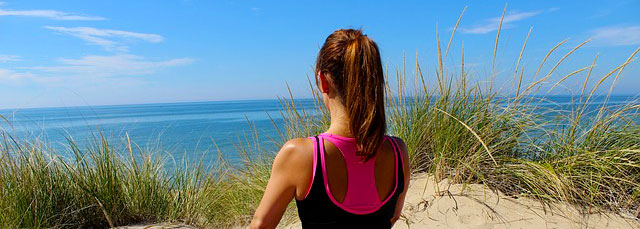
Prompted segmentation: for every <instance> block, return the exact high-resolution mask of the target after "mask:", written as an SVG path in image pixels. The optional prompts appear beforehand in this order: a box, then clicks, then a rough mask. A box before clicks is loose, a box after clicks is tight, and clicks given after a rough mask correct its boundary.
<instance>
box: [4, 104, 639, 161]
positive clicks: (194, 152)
mask: <svg viewBox="0 0 640 229" xmlns="http://www.w3.org/2000/svg"><path fill="white" fill-rule="evenodd" d="M546 99H547V101H545V102H540V103H538V104H536V105H538V106H557V107H564V108H567V109H570V107H571V106H572V105H575V104H574V103H573V102H572V101H573V100H574V99H575V98H573V99H572V98H571V97H569V96H555V97H547V98H546ZM631 99H633V98H632V97H630V96H613V97H611V99H610V100H609V102H608V104H610V105H612V106H615V105H620V104H624V103H626V102H628V101H629V100H631ZM602 101H603V97H596V98H594V99H593V104H592V105H591V106H593V107H599V105H600V104H601V103H602ZM296 104H297V105H300V106H302V107H305V108H307V109H311V108H313V106H314V105H313V100H311V99H301V100H296ZM280 108H281V105H280V102H279V101H278V100H252V101H222V102H189V103H161V104H140V105H115V106H83V107H61V108H30V109H12V110H6V109H5V110H0V115H2V116H4V117H5V118H7V119H8V120H9V123H10V125H9V124H8V123H6V122H4V121H3V122H2V124H0V128H3V129H4V130H7V131H9V132H10V133H12V135H13V136H16V137H18V138H20V139H27V140H28V139H39V140H42V141H44V142H47V143H48V145H49V146H50V147H51V148H54V149H57V150H56V152H58V153H60V152H62V154H64V153H65V152H68V151H65V150H66V149H68V144H67V138H68V137H72V138H73V139H74V140H75V141H77V142H78V143H79V144H80V145H81V146H86V145H88V144H91V143H92V142H93V143H95V140H96V139H97V138H98V136H99V134H100V133H101V134H102V135H104V136H105V137H106V138H107V139H109V140H110V142H111V143H112V144H114V145H116V146H118V145H120V146H122V145H123V144H124V143H125V142H126V140H125V139H126V135H127V134H128V136H130V138H131V141H132V142H134V143H136V144H137V145H138V147H140V148H143V149H147V150H149V151H152V152H159V153H166V154H169V155H170V156H172V157H173V158H177V159H181V158H187V159H189V161H191V162H193V161H197V160H200V159H202V160H203V161H205V162H206V161H211V160H215V158H216V157H217V156H218V148H219V149H220V152H222V153H223V154H225V156H227V158H229V159H231V160H232V161H234V160H235V161H237V160H239V157H238V155H237V153H236V152H237V148H236V147H238V146H239V145H242V143H243V142H246V138H245V136H246V135H251V133H250V131H251V129H250V124H249V123H251V125H253V126H254V127H255V129H256V131H257V132H258V135H259V136H260V139H259V141H260V142H261V147H262V148H263V149H267V150H277V147H278V146H276V145H275V144H273V142H272V141H271V140H270V139H279V138H280V136H279V135H278V131H277V129H276V128H277V127H281V126H282V123H283V121H282V117H281V114H280V111H279V110H280ZM214 141H215V143H216V144H217V147H216V144H214ZM67 156H68V155H67Z"/></svg>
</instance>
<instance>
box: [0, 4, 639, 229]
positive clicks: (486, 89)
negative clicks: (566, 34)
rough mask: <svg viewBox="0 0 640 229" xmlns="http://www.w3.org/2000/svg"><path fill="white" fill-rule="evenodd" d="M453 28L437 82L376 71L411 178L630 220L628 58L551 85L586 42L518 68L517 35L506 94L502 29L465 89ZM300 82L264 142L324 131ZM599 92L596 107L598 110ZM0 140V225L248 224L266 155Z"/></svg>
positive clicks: (632, 118)
mask: <svg viewBox="0 0 640 229" xmlns="http://www.w3.org/2000/svg"><path fill="white" fill-rule="evenodd" d="M461 18H462V15H461ZM458 23H459V21H458ZM458 23H457V24H458ZM455 31H456V29H454V30H453V32H452V34H451V36H450V38H449V42H448V43H447V45H446V46H444V45H441V42H440V39H439V38H438V39H437V50H438V54H437V55H436V63H437V64H436V65H435V66H434V69H429V72H432V73H435V78H436V79H435V80H430V79H426V78H427V76H426V74H423V72H426V71H425V70H423V68H422V67H421V66H420V61H419V60H418V57H417V56H416V62H415V71H413V70H408V69H407V68H406V61H405V62H404V64H403V66H401V67H398V69H397V70H396V71H395V72H396V73H395V74H394V75H392V74H386V76H387V78H388V81H389V82H395V83H394V84H391V83H388V84H387V98H388V100H387V117H388V122H389V132H390V134H393V135H396V136H398V137H401V138H402V139H403V140H404V141H405V143H406V144H407V146H408V149H409V154H410V157H411V166H412V171H414V172H415V173H429V174H432V175H433V177H434V178H435V179H436V180H443V179H448V180H449V181H450V182H452V183H460V184H475V183H480V184H484V185H487V186H488V187H489V188H491V189H493V190H495V191H500V192H503V193H505V194H507V195H510V196H514V197H519V196H526V197H531V198H535V199H537V200H539V201H541V202H542V203H546V204H550V203H553V202H556V201H562V202H568V203H571V204H574V205H576V206H578V207H580V208H581V209H582V210H584V212H585V213H590V212H605V211H606V212H613V213H631V214H634V215H639V214H640V212H639V211H640V126H638V124H637V123H636V121H637V120H640V119H639V118H640V113H639V112H640V103H639V102H638V101H637V100H636V101H629V102H628V103H625V104H621V105H610V104H607V100H608V99H609V96H610V95H611V92H612V88H613V87H614V86H615V84H616V82H617V81H618V79H619V77H622V75H623V71H624V69H625V68H626V67H627V66H628V65H630V64H633V63H634V61H635V60H636V54H637V53H638V50H636V51H635V52H633V53H630V57H629V58H628V59H627V60H626V61H625V62H623V63H622V64H621V65H620V66H616V67H614V68H612V69H611V71H609V72H608V73H607V74H605V75H602V76H600V77H597V76H595V75H592V70H593V68H594V67H595V66H596V60H594V62H593V63H592V64H591V65H589V66H588V67H586V68H581V69H577V70H575V71H572V72H570V73H568V74H566V75H564V76H563V77H560V78H558V77H551V76H553V75H554V74H556V75H557V73H554V72H555V71H556V69H557V67H558V66H560V65H561V64H562V63H563V61H565V60H566V59H567V58H570V56H571V55H572V54H573V53H574V52H575V51H576V50H579V49H580V48H581V47H582V46H583V45H584V44H586V42H584V43H581V44H579V45H577V46H576V47H574V48H573V49H571V50H570V51H568V52H567V53H564V55H562V54H561V58H559V60H558V61H557V62H555V63H547V60H549V57H550V56H554V55H558V54H557V52H558V49H557V48H558V47H560V46H562V45H564V44H565V42H564V41H563V42H560V43H559V44H558V45H556V46H555V47H552V49H551V51H549V53H548V54H547V55H546V56H545V57H544V59H543V60H542V62H541V63H539V66H540V67H539V68H538V69H536V70H535V71H530V72H526V71H524V68H523V67H522V66H524V63H522V62H521V60H522V56H523V53H524V52H525V50H526V42H527V41H528V36H527V40H525V41H524V44H523V47H522V50H521V52H520V55H519V57H518V59H517V61H516V63H517V64H516V66H515V68H514V69H516V71H515V72H514V74H513V81H512V84H513V85H514V88H513V91H514V93H513V94H512V95H504V94H500V93H498V92H497V90H496V89H495V88H494V86H493V84H494V77H495V69H494V68H495V59H496V57H495V55H496V51H497V49H498V46H499V44H500V43H499V41H500V39H499V38H500V32H499V33H498V35H497V36H496V43H495V49H494V58H493V61H494V63H492V67H491V68H492V70H491V73H490V74H489V75H487V76H484V77H485V78H488V79H489V80H488V81H485V82H480V81H474V78H476V79H477V78H478V77H479V76H475V75H473V74H470V73H469V72H470V71H469V70H468V69H465V66H464V51H463V53H462V55H461V57H462V60H461V63H462V64H461V65H460V66H459V69H455V70H454V69H451V68H450V67H447V66H450V65H448V64H447V63H445V60H447V57H448V55H449V50H450V46H451V44H452V41H453V40H454V39H453V37H454V36H455ZM462 50H464V48H463V49H462ZM405 59H406V58H405ZM596 59H597V58H596ZM536 66H538V64H536ZM543 66H546V68H543ZM549 67H550V68H549ZM542 69H545V70H547V69H549V70H548V71H546V72H545V71H543V70H542ZM387 70H390V69H389V68H387ZM411 72H413V73H411ZM578 74H587V77H586V78H585V82H584V88H581V92H580V93H579V94H578V95H574V96H573V97H572V98H575V100H574V101H572V102H571V103H570V106H569V107H566V106H565V107H560V106H551V107H543V106H539V105H538V104H540V102H543V101H546V100H547V99H548V98H547V96H545V95H546V94H545V93H544V91H545V90H547V89H548V87H542V85H554V86H553V87H551V88H550V89H548V90H549V91H551V90H552V89H553V88H554V87H556V86H557V85H561V83H562V82H563V81H565V80H567V79H568V78H570V77H572V76H575V75H578ZM393 78H395V79H393ZM411 79H413V81H412V80H411ZM551 79H555V81H551ZM589 79H592V81H593V79H595V81H593V82H596V83H595V84H593V83H589ZM607 80H609V81H613V82H612V83H611V85H608V86H610V89H609V90H606V91H607V92H608V93H606V94H604V95H600V94H598V92H599V91H601V90H602V89H601V87H603V86H604V82H605V81H607ZM431 81H434V83H433V84H429V83H427V82H431ZM391 85H394V86H391ZM589 85H592V86H589ZM309 86H310V87H311V88H312V90H311V91H312V95H311V96H312V97H313V98H314V99H315V100H316V106H315V108H314V109H312V110H305V109H304V108H303V107H302V106H300V105H299V104H297V103H296V99H294V98H293V93H291V91H289V96H288V97H284V98H281V99H280V101H281V105H282V109H281V117H274V119H275V118H282V119H283V120H284V124H283V125H277V124H276V122H275V121H274V128H277V129H278V133H279V136H278V137H277V138H275V139H271V141H272V142H273V144H274V145H276V146H280V145H282V144H283V143H284V142H285V141H286V140H288V139H291V138H299V137H307V136H313V135H315V134H318V133H320V132H322V131H323V130H325V129H326V128H327V127H328V124H329V118H328V113H327V112H326V110H325V109H323V107H322V106H323V105H322V102H321V96H320V94H318V92H317V90H315V86H314V83H313V82H312V80H311V79H309ZM543 89H544V90H543ZM541 90H542V92H541ZM549 91H548V92H549ZM548 92H547V94H548ZM603 97H604V102H601V103H594V100H595V98H603ZM594 107H595V108H594ZM0 136H1V141H0V211H2V214H0V226H2V227H5V228H16V227H19V228H23V227H30V228H31V227H33V228H40V227H107V226H108V227H114V226H122V225H130V224H137V223H152V222H166V221H171V222H183V223H186V224H190V225H195V226H202V227H223V226H232V225H247V224H248V222H249V221H250V220H251V216H252V213H253V210H254V209H255V207H256V206H257V204H258V203H259V201H260V198H261V196H262V192H263V190H264V187H265V186H266V183H267V181H268V178H269V172H270V166H271V161H272V159H273V156H274V155H275V152H273V151H272V150H268V147H264V146H261V145H260V141H259V140H258V139H260V138H262V137H263V136H261V135H260V132H259V131H258V130H256V129H255V128H251V129H248V130H246V134H245V136H241V137H239V138H238V139H237V140H236V141H235V144H236V152H233V153H235V155H237V156H239V157H241V158H242V159H243V160H242V162H240V163H230V162H228V161H227V160H226V158H225V157H224V156H222V155H229V152H218V153H219V157H218V160H217V161H216V163H211V164H204V163H202V162H199V163H195V164H189V163H183V164H180V163H175V162H174V165H173V166H169V167H167V166H166V165H167V164H168V163H171V162H172V161H176V160H173V159H172V158H167V157H165V156H162V154H159V153H157V152H153V151H149V150H145V149H143V148H140V147H137V145H136V144H135V143H133V142H131V141H129V140H128V137H127V138H125V139H124V140H123V141H121V142H111V141H108V140H107V138H106V137H104V136H101V135H98V136H96V137H94V139H92V142H93V144H92V145H90V146H86V147H80V146H79V144H77V142H76V141H75V140H73V139H72V138H71V137H70V138H69V139H68V142H67V144H66V146H67V151H66V152H58V151H56V150H55V149H53V148H52V147H49V146H48V145H47V144H48V143H47V142H41V141H38V140H33V139H17V138H16V137H14V136H13V135H12V134H11V132H10V131H5V130H3V131H2V132H1V135H0ZM114 144H116V145H114ZM60 155H72V156H71V157H69V158H65V157H61V156H60ZM441 191H442V192H441V193H443V195H445V193H446V192H448V190H441ZM463 191H464V190H463ZM293 207H294V205H293V203H292V204H291V205H290V209H291V210H293ZM294 218H295V212H294V211H287V213H286V216H285V221H286V222H289V221H291V220H293V219H294Z"/></svg>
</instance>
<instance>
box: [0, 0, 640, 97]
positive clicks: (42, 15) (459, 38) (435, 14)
mask: <svg viewBox="0 0 640 229" xmlns="http://www.w3.org/2000/svg"><path fill="white" fill-rule="evenodd" d="M465 7H466V10H465V11H464V15H463V17H462V20H461V22H460V24H459V26H458V28H457V32H456V34H455V37H454V39H453V40H452V43H451V48H450V54H449V55H447V57H446V58H445V65H446V67H447V68H448V69H450V71H449V73H450V74H454V75H455V74H456V73H457V71H458V69H459V68H460V67H461V66H460V65H461V57H462V47H463V45H464V57H465V68H466V69H465V72H468V73H469V76H468V77H470V78H473V80H475V81H476V82H481V83H482V82H486V81H487V78H488V77H489V76H490V75H491V72H493V73H494V74H495V78H496V81H495V84H496V88H497V91H498V92H499V93H502V94H512V93H513V89H512V87H511V85H513V80H512V79H513V75H514V70H515V66H516V64H517V60H518V57H519V54H520V52H521V50H522V46H523V43H524V41H525V39H526V38H527V34H528V32H529V30H530V29H531V31H532V32H531V35H530V36H529V39H528V43H527V46H526V49H525V52H524V55H523V58H522V64H521V65H520V66H521V67H524V69H525V74H524V78H525V80H524V81H525V83H527V82H533V81H534V80H535V78H534V74H535V70H536V69H537V68H538V66H539V65H540V63H541V61H542V60H543V58H544V57H545V55H546V54H547V52H548V51H549V50H550V49H552V48H553V47H554V46H555V45H556V44H558V43H559V42H561V41H563V40H565V39H567V41H566V42H565V43H564V44H563V45H561V46H560V47H559V48H557V49H556V51H555V52H554V53H553V54H552V55H551V56H550V57H549V58H548V63H547V64H546V65H545V66H543V68H542V71H541V72H542V73H541V75H540V76H537V78H541V77H542V76H544V74H546V72H548V70H549V69H550V68H552V67H553V65H554V64H555V63H556V62H557V61H559V60H561V59H562V57H563V56H564V55H565V54H567V53H569V52H571V50H572V49H573V48H574V47H576V46H577V45H579V44H580V43H582V42H584V41H586V40H589V39H591V40H590V41H589V42H588V43H587V44H585V45H584V46H583V47H581V48H580V49H578V50H577V51H575V52H573V53H572V54H571V56H570V57H569V58H566V60H563V62H562V64H561V65H559V66H558V67H557V69H556V71H555V73H553V74H552V75H551V76H550V80H552V82H554V81H553V80H556V81H557V80H560V79H561V78H563V76H565V75H567V74H569V73H571V72H573V71H575V70H578V69H581V68H584V67H588V66H590V65H591V64H592V63H593V60H594V58H595V57H596V56H597V57H598V60H597V62H596V65H595V66H596V67H595V68H594V70H593V75H594V76H592V77H594V78H593V79H591V80H590V82H589V84H590V85H591V84H595V83H596V81H597V80H594V79H599V78H600V77H601V76H603V75H605V74H606V73H608V72H610V71H611V70H613V69H614V68H615V67H616V66H618V65H620V64H622V63H624V62H625V61H626V60H627V58H629V56H630V55H631V54H632V53H633V52H634V50H636V49H637V48H638V47H640V14H639V13H638V12H640V0H635V1H510V2H506V1H277V2H275V1H231V0H226V1H225V0H222V1H204V0H166V1H152V0H140V1H120V0H113V1H86V0H77V1H76V0H70V1H31V0H20V1H9V0H7V1H1V0H0V109H3V108H28V107H60V106H87V105H89V106H95V105H111V104H140V103H163V102H188V101H218V100H245V99H274V98H277V97H278V96H287V95H288V91H287V84H288V85H289V86H290V87H291V89H292V93H293V94H294V96H296V97H301V98H302V97H310V89H309V84H308V80H307V79H308V78H307V77H313V71H312V68H313V65H314V61H315V58H316V55H317V52H318V50H319V48H320V46H321V45H322V43H323V41H324V39H325V38H326V37H327V36H328V35H329V34H330V33H331V32H333V31H334V30H336V29H341V28H356V29H362V30H363V31H364V33H365V34H367V35H368V36H369V37H370V38H372V39H374V40H375V41H376V42H377V43H378V45H379V47H380V49H381V53H382V60H383V62H384V63H385V66H387V67H388V69H389V71H390V72H395V70H396V69H397V68H402V66H403V65H402V64H403V59H404V58H406V61H407V66H408V67H407V74H408V75H413V74H415V70H414V69H415V65H414V64H415V62H416V60H415V58H416V55H418V56H419V62H420V65H421V67H422V68H423V71H424V72H425V75H426V81H427V82H428V83H430V84H431V83H434V82H435V78H436V77H435V69H436V68H435V66H436V63H437V58H436V57H437V43H436V37H437V35H439V36H440V39H441V45H442V46H444V47H442V48H443V49H445V48H446V44H447V43H448V41H449V38H450V36H451V32H452V31H453V29H454V27H455V25H456V22H457V20H458V18H459V16H460V14H461V13H462V12H463V9H465ZM505 7H506V12H505V16H504V20H503V25H502V30H501V34H500V38H499V43H498V44H499V45H498V49H497V50H496V54H497V56H496V61H495V64H494V62H493V52H494V48H495V47H494V46H495V40H496V34H497V32H498V27H499V21H500V17H501V15H502V13H503V10H504V9H505ZM443 52H444V51H443ZM639 65H640V64H639V63H638V61H637V56H636V58H635V59H633V62H632V63H631V64H629V65H628V66H627V67H626V68H625V70H624V72H623V74H622V75H621V78H620V79H619V80H618V81H617V84H616V87H615V89H614V90H613V94H626V95H638V94H640V66H639ZM492 69H493V70H492ZM586 72H587V71H581V72H579V73H578V74H575V75H574V76H572V77H571V78H570V79H568V80H566V81H564V82H563V83H562V84H561V85H560V86H558V87H556V88H555V89H554V90H553V91H550V92H549V93H550V94H576V93H578V92H579V91H580V90H581V87H582V84H583V82H584V80H585V77H586ZM613 78H614V77H610V78H609V80H607V81H605V84H606V83H611V82H612V80H613ZM550 85H551V84H548V85H543V87H549V86H550ZM606 88H607V90H604V91H599V93H600V92H602V93H606V91H608V86H607V87H606ZM545 92H546V91H545Z"/></svg>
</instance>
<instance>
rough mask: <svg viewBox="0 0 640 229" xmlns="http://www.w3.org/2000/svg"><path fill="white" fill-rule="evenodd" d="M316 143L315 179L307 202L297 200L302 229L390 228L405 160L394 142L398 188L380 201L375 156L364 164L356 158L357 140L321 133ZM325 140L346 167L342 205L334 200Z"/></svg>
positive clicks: (305, 199) (310, 187)
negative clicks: (346, 174)
mask: <svg viewBox="0 0 640 229" xmlns="http://www.w3.org/2000/svg"><path fill="white" fill-rule="evenodd" d="M310 139H312V140H313V142H314V147H315V149H314V156H313V176H312V178H311V186H309V190H308V191H307V194H306V196H305V198H304V199H302V200H298V199H296V205H297V206H298V216H299V217H300V221H301V222H302V227H303V228H343V227H349V228H390V227H391V218H392V217H393V214H394V212H395V208H396V203H397V202H398V197H399V196H400V194H401V193H402V192H403V189H404V166H403V165H404V161H403V158H402V154H401V153H400V148H399V147H398V144H397V143H396V141H395V139H394V138H392V137H389V136H385V137H384V139H385V141H389V142H391V145H392V146H393V151H394V154H395V170H394V173H395V186H394V188H393V191H392V192H391V194H390V195H389V196H388V197H386V198H385V199H384V200H380V197H379V195H378V191H377V188H376V183H375V171H374V170H375V169H374V166H375V161H376V160H375V157H374V158H372V159H370V160H368V161H367V162H364V163H363V162H361V160H360V158H359V156H357V155H356V142H355V139H354V138H348V137H343V136H339V135H333V134H329V133H322V134H320V135H318V136H314V137H310ZM324 140H327V141H329V142H331V143H333V144H334V145H335V146H336V147H337V148H338V149H339V150H340V152H341V153H342V156H343V157H344V160H345V163H346V165H347V173H348V176H347V180H348V185H347V192H346V195H345V198H344V201H342V203H340V202H338V201H337V200H335V199H334V197H333V194H331V190H330V189H329V182H328V180H327V170H326V167H325V159H324V158H325V156H324V153H325V150H324V144H323V143H324Z"/></svg>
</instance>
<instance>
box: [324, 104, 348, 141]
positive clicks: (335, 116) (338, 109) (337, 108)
mask: <svg viewBox="0 0 640 229" xmlns="http://www.w3.org/2000/svg"><path fill="white" fill-rule="evenodd" d="M329 113H330V115H331V124H330V125H329V129H328V130H327V131H325V132H326V133H330V134H335V135H340V136H344V137H353V134H352V133H351V131H350V128H349V116H348V115H347V110H346V109H345V107H344V106H343V105H342V104H335V103H334V104H332V105H331V109H329Z"/></svg>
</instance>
